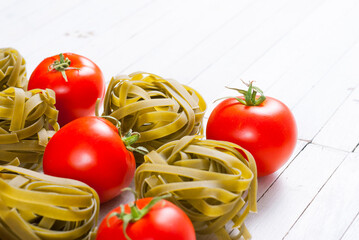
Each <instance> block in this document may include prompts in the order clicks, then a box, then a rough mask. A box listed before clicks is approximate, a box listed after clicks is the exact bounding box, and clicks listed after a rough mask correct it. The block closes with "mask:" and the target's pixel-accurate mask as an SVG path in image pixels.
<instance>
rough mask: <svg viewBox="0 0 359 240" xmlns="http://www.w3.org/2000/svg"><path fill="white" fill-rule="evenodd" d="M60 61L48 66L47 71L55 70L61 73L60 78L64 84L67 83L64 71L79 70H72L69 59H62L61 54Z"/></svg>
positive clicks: (61, 55)
mask: <svg viewBox="0 0 359 240" xmlns="http://www.w3.org/2000/svg"><path fill="white" fill-rule="evenodd" d="M59 56H60V61H59V60H55V61H54V62H53V63H52V64H51V65H50V66H49V69H48V70H49V71H52V70H56V71H59V72H61V74H62V77H63V78H64V79H65V81H66V82H68V79H67V76H66V73H65V71H66V70H70V69H77V70H79V68H73V67H70V65H71V61H70V59H69V58H66V59H65V57H64V55H63V54H62V53H60V55H59Z"/></svg>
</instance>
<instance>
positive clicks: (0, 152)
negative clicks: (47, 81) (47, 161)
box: [0, 87, 59, 170]
mask: <svg viewBox="0 0 359 240" xmlns="http://www.w3.org/2000/svg"><path fill="white" fill-rule="evenodd" d="M54 104H55V92H54V91H53V90H51V89H46V90H40V89H34V90H31V91H27V92H25V91H24V90H23V89H21V88H15V87H10V88H7V89H5V90H4V91H2V92H0V165H1V164H7V163H9V162H10V161H12V160H13V159H14V158H16V157H17V158H18V159H19V160H20V163H21V164H20V166H21V167H25V168H30V169H34V170H36V169H38V168H39V167H41V163H42V157H43V153H44V150H45V146H46V145H47V143H48V140H49V138H50V137H51V136H52V135H53V134H54V133H55V131H57V130H58V129H59V125H58V123H57V115H58V111H57V110H56V108H55V106H54Z"/></svg>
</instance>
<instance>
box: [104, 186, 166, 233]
mask: <svg viewBox="0 0 359 240" xmlns="http://www.w3.org/2000/svg"><path fill="white" fill-rule="evenodd" d="M122 191H131V192H132V193H133V194H134V196H135V201H134V203H133V204H130V205H129V207H130V209H131V212H130V213H126V212H125V206H124V205H123V204H121V205H120V209H121V212H120V213H118V212H113V213H111V214H110V215H109V216H108V217H107V219H106V222H107V226H108V227H110V222H109V219H110V218H112V217H117V218H118V219H120V220H122V222H123V223H122V228H123V234H124V235H125V237H126V239H127V240H131V238H130V237H129V236H128V234H127V232H126V230H127V227H128V224H129V223H133V222H137V221H139V220H141V219H142V218H143V217H144V216H145V215H146V214H147V213H148V212H149V211H150V210H151V209H152V207H153V206H154V205H155V204H156V203H158V202H159V201H161V200H162V199H165V198H168V197H171V196H172V195H171V194H170V193H169V194H166V195H163V196H159V197H154V198H152V199H151V201H150V202H149V203H148V204H147V205H146V206H144V207H143V208H142V209H139V208H138V206H137V205H136V202H137V199H138V195H137V193H136V192H135V191H134V190H133V189H132V188H124V189H123V190H122Z"/></svg>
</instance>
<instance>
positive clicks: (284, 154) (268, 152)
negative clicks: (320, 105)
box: [206, 89, 297, 177]
mask: <svg viewBox="0 0 359 240" xmlns="http://www.w3.org/2000/svg"><path fill="white" fill-rule="evenodd" d="M257 90H258V89H257ZM241 93H243V92H241ZM249 95H252V94H249ZM254 96H255V95H254ZM238 98H239V99H240V100H242V101H243V102H240V101H239V100H238V99H236V98H228V99H226V100H224V101H222V102H221V103H220V104H218V105H217V106H216V107H215V109H214V110H213V112H212V113H211V115H210V117H209V119H208V123H207V129H206V135H207V138H208V139H215V140H225V141H229V142H233V143H236V144H238V145H240V146H242V147H243V148H245V149H247V150H248V151H250V152H251V153H252V155H253V157H254V159H255V161H256V165H257V171H258V176H259V177H260V176H265V175H269V174H271V173H273V172H275V171H276V170H278V169H279V168H280V167H281V166H282V165H283V164H284V163H285V162H286V161H287V160H288V159H289V157H290V156H291V154H292V152H293V150H294V147H295V145H296V141H297V126H296V122H295V119H294V117H293V114H292V113H291V111H290V110H289V108H288V107H287V106H286V105H285V104H283V103H282V102H280V101H279V100H277V99H275V98H271V97H267V98H266V99H265V100H264V101H263V102H261V103H260V104H259V105H258V106H255V105H253V106H247V105H245V104H244V103H245V101H244V100H245V97H238ZM248 99H250V97H249V98H248ZM263 99H264V98H263ZM263 99H262V100H263Z"/></svg>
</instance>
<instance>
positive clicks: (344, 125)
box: [313, 87, 359, 151]
mask: <svg viewBox="0 0 359 240" xmlns="http://www.w3.org/2000/svg"><path fill="white" fill-rule="evenodd" d="M358 109H359V87H357V88H356V89H355V90H354V91H353V93H352V94H351V95H350V97H349V98H348V99H347V100H346V101H345V102H344V104H343V105H342V106H341V107H340V108H339V109H338V111H337V112H336V113H335V114H334V116H333V117H332V118H331V119H330V120H329V122H328V123H327V124H325V126H324V127H323V128H322V129H321V131H320V132H319V133H318V135H317V136H316V137H315V138H314V139H313V143H317V144H321V145H325V146H330V147H334V148H338V149H342V150H345V151H354V149H355V148H356V147H357V145H358V143H359V139H358V136H359V124H358V119H359V111H358Z"/></svg>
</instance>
